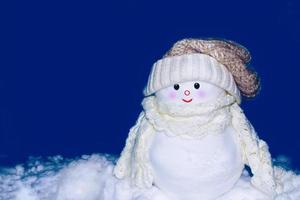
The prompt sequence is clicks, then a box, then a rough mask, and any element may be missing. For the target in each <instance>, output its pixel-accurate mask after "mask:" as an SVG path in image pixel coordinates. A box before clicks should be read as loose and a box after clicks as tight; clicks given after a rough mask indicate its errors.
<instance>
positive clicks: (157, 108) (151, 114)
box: [142, 93, 235, 139]
mask: <svg viewBox="0 0 300 200" xmlns="http://www.w3.org/2000/svg"><path fill="white" fill-rule="evenodd" d="M234 101H235V99H234V97H233V96H231V95H228V94H223V93H222V94H221V95H220V96H219V97H218V98H217V99H216V100H215V101H213V102H208V103H198V104H193V105H170V104H166V103H164V102H161V101H157V100H156V98H155V96H149V97H147V98H145V99H144V100H143V102H142V105H143V108H144V110H145V113H146V118H147V119H148V121H149V122H150V123H151V124H152V126H153V127H154V129H155V130H156V131H162V132H164V133H166V134H167V135H168V136H180V137H183V138H189V139H200V138H202V137H204V136H205V135H207V134H218V133H223V131H224V129H225V128H226V127H227V126H228V124H229V123H230V120H231V115H230V110H229V105H231V104H232V103H233V102H234Z"/></svg>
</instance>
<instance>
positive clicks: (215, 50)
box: [144, 39, 260, 103]
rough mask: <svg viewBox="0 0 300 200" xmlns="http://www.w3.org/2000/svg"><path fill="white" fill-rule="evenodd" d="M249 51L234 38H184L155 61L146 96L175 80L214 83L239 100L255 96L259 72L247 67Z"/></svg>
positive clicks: (171, 83) (145, 90) (249, 57)
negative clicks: (243, 97) (242, 97)
mask: <svg viewBox="0 0 300 200" xmlns="http://www.w3.org/2000/svg"><path fill="white" fill-rule="evenodd" d="M250 59H251V56H250V53H249V52H248V50H247V49H246V48H244V47H242V46H241V45H239V44H237V43H234V42H232V41H225V40H215V39H207V40H203V39H183V40H180V41H178V42H176V43H175V44H174V45H173V47H172V48H171V49H170V50H169V51H168V52H167V53H166V54H165V55H164V57H163V58H162V59H160V60H158V61H157V62H155V63H154V64H153V67H152V70H151V73H150V75H149V79H148V83H147V85H146V87H145V89H144V95H145V96H148V95H151V94H153V93H155V92H156V91H158V90H160V89H162V88H165V87H168V86H171V85H173V84H176V83H180V82H184V81H193V80H203V81H207V82H209V83H212V84H215V85H217V86H219V87H221V88H223V89H224V90H226V91H227V92H228V93H229V94H231V95H233V96H234V97H235V98H236V100H237V102H238V103H240V101H241V98H240V92H241V94H242V95H243V96H246V97H254V96H255V95H256V94H257V92H258V90H259V86H260V84H259V79H258V76H257V74H256V72H254V71H252V70H250V69H248V68H247V63H248V62H249V61H250Z"/></svg>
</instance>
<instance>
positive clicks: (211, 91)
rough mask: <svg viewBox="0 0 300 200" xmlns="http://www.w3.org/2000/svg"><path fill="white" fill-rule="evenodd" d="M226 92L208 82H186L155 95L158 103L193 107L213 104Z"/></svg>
mask: <svg viewBox="0 0 300 200" xmlns="http://www.w3.org/2000/svg"><path fill="white" fill-rule="evenodd" d="M225 93H226V91H225V90H224V89H222V88H220V87H218V86H216V85H214V84H211V83H208V82H206V81H201V80H196V81H186V82H180V83H175V84H173V85H171V86H169V87H166V88H163V89H160V90H158V91H157V92H156V93H155V96H156V98H157V101H160V102H164V103H167V104H170V105H186V106H193V105H198V104H202V103H207V102H212V101H215V100H216V99H218V98H219V97H220V96H224V95H225Z"/></svg>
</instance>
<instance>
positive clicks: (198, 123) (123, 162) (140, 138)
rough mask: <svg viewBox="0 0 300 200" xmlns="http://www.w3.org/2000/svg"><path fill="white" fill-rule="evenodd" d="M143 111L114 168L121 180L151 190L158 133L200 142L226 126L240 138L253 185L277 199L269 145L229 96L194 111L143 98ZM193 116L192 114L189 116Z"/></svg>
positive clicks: (153, 97)
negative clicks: (152, 155) (152, 142)
mask: <svg viewBox="0 0 300 200" xmlns="http://www.w3.org/2000/svg"><path fill="white" fill-rule="evenodd" d="M142 105H143V108H144V111H142V112H141V113H140V115H139V117H138V120H137V121H136V124H135V125H134V126H133V127H132V128H131V129H130V131H129V135H128V138H127V140H126V145H125V147H124V149H123V151H122V153H121V156H120V158H119V159H118V161H117V163H116V166H115V168H114V174H115V176H116V177H118V178H129V180H130V181H131V182H132V184H134V185H136V186H138V187H142V188H144V187H151V186H152V184H153V182H154V178H153V173H152V169H151V166H150V164H149V154H148V149H149V143H150V142H149V141H150V140H151V138H152V136H153V135H154V134H156V133H158V132H159V131H164V132H166V133H167V134H168V135H170V136H180V137H185V138H191V139H195V138H198V139H201V137H204V136H205V135H206V134H210V133H211V134H216V133H219V134H220V133H221V132H222V130H224V128H226V125H228V124H229V123H232V126H233V127H234V129H235V130H236V133H237V134H238V138H239V142H240V144H239V145H240V147H241V149H242V153H243V155H242V157H243V160H244V163H245V164H246V165H248V166H250V168H251V171H252V173H253V177H252V179H251V182H252V184H253V185H254V186H256V187H257V188H258V189H260V190H263V192H265V193H267V194H269V195H270V196H274V195H275V194H276V192H275V189H276V183H275V178H274V174H273V166H272V161H271V155H270V153H269V151H268V146H267V144H266V143H265V142H264V141H263V140H261V139H259V138H258V136H257V134H256V132H255V130H254V128H253V127H252V125H251V123H250V122H249V121H248V120H247V118H246V116H245V115H244V113H243V111H242V109H241V108H240V107H239V105H238V104H237V103H236V102H234V99H233V98H232V97H231V96H230V95H227V94H226V96H222V97H220V98H218V99H217V100H216V101H214V102H210V103H205V104H202V105H197V108H195V107H170V106H168V105H166V104H162V103H160V102H157V101H156V97H155V96H149V97H146V98H144V100H143V102H142ZM189 113H190V114H189Z"/></svg>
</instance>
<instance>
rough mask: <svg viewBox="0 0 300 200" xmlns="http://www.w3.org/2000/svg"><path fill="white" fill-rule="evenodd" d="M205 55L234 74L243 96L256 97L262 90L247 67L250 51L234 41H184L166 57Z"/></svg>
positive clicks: (255, 75) (255, 77) (174, 46)
mask: <svg viewBox="0 0 300 200" xmlns="http://www.w3.org/2000/svg"><path fill="white" fill-rule="evenodd" d="M191 53H203V54H207V55H209V56H211V57H213V58H215V59H216V60H217V61H218V62H220V63H222V64H223V65H225V66H226V67H227V69H228V70H229V71H230V72H231V73H232V75H233V77H234V80H235V82H236V84H237V86H238V88H239V90H240V91H241V93H242V95H243V96H246V97H254V96H255V95H256V94H257V92H258V91H259V88H260V81H259V78H258V76H257V73H256V72H255V71H254V70H250V69H249V68H248V67H247V63H248V62H249V61H250V60H251V55H250V53H249V51H248V50H247V49H246V48H245V47H243V46H241V45H240V44H237V43H235V42H233V41H229V40H215V39H208V40H203V39H183V40H180V41H178V42H176V43H175V44H174V45H173V47H172V48H171V49H170V50H169V51H168V52H167V53H166V54H165V55H164V58H165V57H172V56H178V55H183V54H191Z"/></svg>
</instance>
